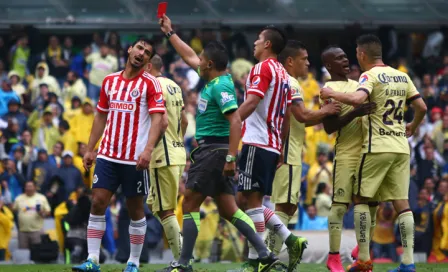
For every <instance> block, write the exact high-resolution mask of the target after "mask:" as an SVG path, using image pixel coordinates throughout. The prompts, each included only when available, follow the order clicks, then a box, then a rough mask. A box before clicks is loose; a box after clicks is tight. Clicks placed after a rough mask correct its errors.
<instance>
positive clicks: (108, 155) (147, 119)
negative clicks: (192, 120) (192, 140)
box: [72, 39, 168, 272]
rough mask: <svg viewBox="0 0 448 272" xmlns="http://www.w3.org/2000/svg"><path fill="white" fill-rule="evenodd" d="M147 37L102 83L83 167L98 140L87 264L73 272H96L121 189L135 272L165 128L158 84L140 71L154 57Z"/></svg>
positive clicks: (131, 267)
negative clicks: (152, 165)
mask: <svg viewBox="0 0 448 272" xmlns="http://www.w3.org/2000/svg"><path fill="white" fill-rule="evenodd" d="M153 50H154V49H153V46H152V44H151V42H150V41H148V40H146V39H138V40H137V41H136V42H135V43H134V44H133V45H132V46H130V47H129V49H128V54H129V58H128V61H127V63H126V67H125V70H123V71H120V72H117V73H114V74H110V75H108V76H106V77H105V78H104V80H103V84H102V87H101V93H100V99H99V101H98V105H97V111H98V113H97V115H96V116H95V120H94V123H93V127H92V132H91V135H90V140H89V144H88V146H87V149H88V151H87V153H86V155H85V156H84V167H85V168H86V169H88V168H90V167H91V166H92V162H93V160H94V159H95V154H94V152H93V149H94V147H95V145H96V143H97V142H98V140H99V139H100V137H101V136H102V140H101V143H100V146H99V149H98V155H97V158H96V167H95V173H94V179H93V185H92V207H91V210H90V217H89V224H88V227H87V244H88V252H89V256H88V260H87V261H86V262H85V263H83V264H81V265H79V266H75V267H73V268H72V270H73V271H92V272H95V271H99V269H100V267H99V252H100V246H101V239H102V236H103V234H104V231H105V229H106V221H105V212H106V208H107V206H108V204H109V201H110V198H111V197H112V195H113V194H114V193H115V192H116V190H117V189H118V187H119V186H120V185H121V189H122V192H123V194H124V195H125V196H126V204H127V208H128V211H129V217H130V218H131V223H130V226H129V238H130V243H131V246H130V249H131V250H130V257H129V260H128V263H127V267H126V269H125V271H131V272H136V271H138V267H139V259H140V254H141V251H142V248H143V244H144V240H145V233H146V218H145V213H144V206H143V205H144V197H145V196H146V195H147V194H148V190H149V184H148V170H147V169H148V167H149V162H150V160H151V154H152V151H153V149H154V147H155V146H156V145H157V143H158V141H159V139H160V138H161V136H162V135H163V133H164V132H165V129H166V128H167V126H168V123H167V119H166V118H165V117H164V116H163V115H164V113H165V105H164V98H163V93H162V88H161V86H160V83H159V82H158V81H157V79H156V78H155V77H153V76H152V75H150V74H148V73H147V72H145V71H144V67H145V66H146V65H147V64H148V62H149V60H150V59H151V57H152V56H153V54H154V51H153Z"/></svg>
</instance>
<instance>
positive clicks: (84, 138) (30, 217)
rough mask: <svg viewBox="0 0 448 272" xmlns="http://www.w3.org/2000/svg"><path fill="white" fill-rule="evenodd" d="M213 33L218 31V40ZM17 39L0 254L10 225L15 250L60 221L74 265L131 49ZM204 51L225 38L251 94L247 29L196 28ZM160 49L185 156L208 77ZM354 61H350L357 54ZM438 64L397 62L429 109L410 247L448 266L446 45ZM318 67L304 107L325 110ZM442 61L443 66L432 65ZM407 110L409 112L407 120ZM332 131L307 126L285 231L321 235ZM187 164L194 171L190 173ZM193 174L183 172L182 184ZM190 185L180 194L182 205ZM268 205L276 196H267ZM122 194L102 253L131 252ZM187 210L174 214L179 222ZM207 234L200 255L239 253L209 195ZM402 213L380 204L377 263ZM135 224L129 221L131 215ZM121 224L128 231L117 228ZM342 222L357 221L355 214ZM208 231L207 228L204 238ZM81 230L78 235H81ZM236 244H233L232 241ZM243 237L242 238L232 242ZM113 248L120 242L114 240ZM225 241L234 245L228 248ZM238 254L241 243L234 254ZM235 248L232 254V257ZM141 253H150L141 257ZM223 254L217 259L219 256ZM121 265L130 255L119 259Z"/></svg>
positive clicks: (1, 59)
mask: <svg viewBox="0 0 448 272" xmlns="http://www.w3.org/2000/svg"><path fill="white" fill-rule="evenodd" d="M217 34H218V35H217ZM15 37H16V38H15V39H14V40H11V41H10V43H9V44H8V42H5V41H4V40H3V38H1V37H0V47H1V48H3V49H6V50H0V52H2V54H0V116H1V119H0V129H1V138H0V159H1V164H0V185H1V186H0V192H1V194H0V195H1V197H0V236H2V237H7V238H8V239H3V238H2V239H1V242H0V260H4V259H5V258H8V257H9V256H10V252H9V251H8V242H9V240H10V238H11V235H12V232H11V228H12V226H14V225H17V229H18V239H19V248H29V247H30V244H32V243H40V242H41V237H40V234H41V233H42V230H43V219H44V218H54V220H55V223H56V233H57V234H56V237H57V240H58V242H59V246H60V248H61V249H64V248H68V250H69V251H70V252H71V253H72V254H71V255H72V257H73V261H75V260H78V259H79V260H82V258H83V256H84V255H85V246H86V244H85V239H82V237H84V238H85V235H86V233H85V229H86V223H87V219H88V214H89V206H90V192H89V190H88V188H90V186H91V184H92V182H93V170H90V171H87V170H86V169H84V168H83V166H82V158H83V155H84V154H85V152H86V144H87V142H88V138H89V135H90V130H91V126H92V123H93V119H94V116H95V104H96V102H97V100H98V97H99V92H100V88H101V87H100V86H101V82H102V79H103V78H104V77H105V76H106V75H107V74H109V73H112V72H115V71H118V70H120V69H123V68H124V65H125V61H126V54H127V50H126V49H127V47H128V46H129V44H127V43H126V42H122V41H121V40H120V36H119V35H118V34H117V33H115V32H109V33H107V34H106V35H104V36H103V35H101V34H99V33H94V34H93V36H92V42H91V43H89V44H84V45H78V47H77V48H75V47H74V43H73V39H72V38H71V37H58V36H51V37H50V38H49V39H48V46H47V47H46V48H45V50H44V51H43V52H38V53H34V54H31V52H32V50H31V49H30V48H29V46H28V37H27V36H26V35H15ZM184 38H186V39H187V40H188V41H189V44H190V46H191V47H192V48H193V49H194V50H195V51H196V52H197V53H199V52H200V51H201V50H202V48H203V45H204V44H205V43H207V42H208V41H211V40H215V39H217V38H218V39H220V40H221V41H223V42H224V44H225V45H226V46H227V48H228V49H229V57H230V61H231V62H230V64H229V66H228V71H229V73H231V74H232V76H233V79H234V83H235V89H236V93H237V96H238V100H239V102H240V103H241V102H242V100H243V97H244V86H245V82H246V79H247V74H248V72H249V71H250V69H251V67H252V66H253V64H254V62H255V60H253V58H252V57H251V53H250V52H251V49H250V48H251V46H249V43H248V42H247V39H246V37H245V36H244V35H243V34H241V33H236V34H235V33H233V32H232V30H231V29H230V28H227V27H224V28H222V29H221V31H220V32H215V31H211V30H203V31H199V30H196V31H193V32H192V33H190V35H189V36H188V35H185V36H184ZM155 40H156V44H155V51H156V52H157V53H158V54H159V55H161V57H162V59H163V61H164V67H165V69H164V71H163V72H164V74H165V75H166V76H168V77H170V78H172V79H173V80H174V81H176V82H177V83H178V84H179V86H180V87H181V88H182V91H183V95H184V100H185V111H186V113H187V116H188V119H189V126H188V129H187V132H186V135H185V146H186V149H187V152H189V151H190V150H191V149H192V148H194V147H195V145H196V143H195V140H194V133H195V115H196V106H197V100H198V92H199V91H200V90H201V88H202V86H203V85H204V82H203V81H202V80H201V79H200V78H199V76H198V75H197V73H196V72H195V71H194V70H193V69H191V68H189V67H188V66H187V65H186V64H185V63H184V62H183V61H182V59H181V58H180V57H179V56H178V55H177V54H176V53H175V51H174V50H173V49H172V48H171V47H170V45H169V42H168V41H167V40H166V39H164V38H163V37H156V38H155ZM351 61H354V60H351ZM428 63H430V64H431V65H432V66H431V69H427V70H423V73H419V74H418V73H415V72H414V70H413V68H414V66H413V65H414V63H412V62H407V61H406V60H405V59H399V60H398V61H394V62H391V63H390V64H391V65H395V67H396V68H398V69H399V70H401V71H404V72H407V73H409V74H410V75H411V76H412V78H413V80H414V82H415V84H416V86H417V88H418V90H419V91H420V93H421V94H422V96H423V97H424V99H425V101H426V103H427V104H428V109H429V110H428V116H427V118H426V120H425V121H424V123H423V124H422V126H421V127H420V128H419V130H418V131H417V133H416V135H415V136H413V137H411V138H409V144H410V148H411V150H412V155H411V156H412V160H411V165H410V167H411V169H412V171H411V173H412V177H411V187H410V202H411V208H412V210H413V212H414V217H415V221H416V245H415V251H416V252H421V253H424V254H425V255H426V256H427V257H429V260H430V261H438V262H441V261H448V254H447V251H445V250H448V55H446V56H444V55H443V52H442V51H441V52H439V55H438V56H437V57H431V61H428ZM318 65H319V64H318V63H316V64H314V63H313V66H312V69H310V73H309V74H308V76H307V77H306V78H301V79H299V81H300V84H301V86H302V88H303V91H304V103H305V106H306V107H307V108H310V109H318V108H319V104H318V95H319V90H320V87H321V86H322V84H324V82H325V81H326V80H328V74H327V73H326V71H325V69H319V68H320V67H319V66H318ZM434 67H437V69H434ZM418 70H419V71H421V70H422V69H421V63H420V64H419V69H418ZM360 73H361V72H360V69H359V67H357V66H356V64H353V65H352V66H351V72H350V74H349V77H350V78H351V79H353V80H358V78H359V76H360ZM411 115H412V112H411V111H409V113H408V114H407V115H406V117H405V118H410V116H411ZM335 138H336V137H335V135H334V134H333V135H327V134H326V133H325V130H324V129H323V126H322V125H317V126H314V127H307V128H306V140H305V148H304V152H303V163H302V169H303V172H302V177H301V181H297V182H301V183H302V187H301V200H300V203H299V210H298V212H297V214H296V217H295V218H294V219H293V221H292V222H291V224H290V225H289V227H290V228H293V229H297V230H303V231H309V230H326V229H327V218H326V217H327V216H328V213H329V209H330V207H331V202H332V199H331V195H332V171H333V164H332V157H333V152H332V151H333V146H334V143H335ZM188 164H189V162H187V167H186V169H188ZM186 178H188V177H187V175H186V174H184V178H183V180H182V181H181V183H183V182H184V180H185V179H186ZM182 185H183V184H181V186H180V191H179V201H180V203H181V201H182V198H183V196H182V192H183V189H182V188H183V186H182ZM266 203H267V205H268V204H269V199H266ZM124 206H125V205H122V198H121V196H120V194H119V193H118V194H117V195H116V196H114V198H113V200H112V201H111V205H110V207H109V209H108V210H107V214H106V216H107V222H108V227H107V231H106V238H105V241H103V246H104V248H105V249H106V250H107V251H108V252H109V254H110V255H113V254H115V255H116V259H117V260H120V256H127V255H126V253H124V252H123V251H126V247H128V246H129V245H128V244H129V242H128V240H126V239H128V238H127V237H128V235H127V226H128V221H129V219H128V218H126V212H125V211H124ZM180 207H181V205H179V209H178V210H177V213H178V215H179V216H178V219H179V221H180V224H182V222H181V218H182V217H181V215H180V214H181V208H180ZM147 214H148V215H147V218H148V220H149V221H151V222H152V223H151V224H148V228H151V230H150V231H149V232H148V233H149V235H148V237H147V243H148V244H151V245H153V246H155V245H156V244H157V243H158V240H157V239H158V237H161V236H162V234H161V232H162V230H161V226H160V224H159V223H158V221H157V220H155V218H154V217H152V215H151V213H150V211H149V210H148V211H147ZM202 215H203V216H202V220H203V223H204V224H206V225H207V227H201V229H206V230H207V232H201V235H200V236H199V238H198V243H197V248H196V255H197V258H198V259H205V258H211V256H210V252H211V250H210V248H211V247H212V244H213V242H214V241H216V239H218V240H220V241H221V242H220V245H221V247H223V248H227V250H221V252H222V255H223V256H224V255H225V254H224V252H226V254H227V255H229V256H230V255H231V256H233V257H229V258H233V260H235V258H238V256H240V254H238V252H237V253H235V252H234V251H235V250H236V247H235V237H238V235H237V233H236V231H235V230H234V229H232V228H231V226H229V225H228V224H225V222H223V221H222V220H220V219H219V217H218V216H217V214H216V206H215V205H214V203H213V201H212V200H211V199H209V200H207V201H206V202H205V203H204V205H203V208H202ZM395 218H396V214H395V212H394V211H393V208H392V207H391V205H390V204H389V203H382V204H381V207H380V209H379V211H378V219H377V226H376V229H375V234H374V236H373V245H372V253H373V255H374V258H375V259H378V260H379V259H386V260H393V261H396V260H397V259H398V254H399V253H400V249H399V246H400V241H399V236H397V235H396V226H395ZM126 220H128V221H126ZM120 227H122V228H124V231H123V234H124V235H121V229H120ZM344 227H345V228H347V229H351V228H353V214H352V209H351V210H350V212H349V213H347V215H346V217H345V220H344ZM206 234H207V235H206ZM80 237H81V239H80ZM229 239H231V240H232V241H231V242H229V241H230V240H229ZM236 240H238V239H236ZM116 243H118V245H119V246H118V247H117V246H116ZM226 243H227V244H226ZM238 250H242V249H239V248H238ZM232 252H233V254H232ZM143 256H144V254H143ZM220 258H221V257H218V258H217V259H220ZM124 261H125V260H124Z"/></svg>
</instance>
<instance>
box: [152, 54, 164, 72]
mask: <svg viewBox="0 0 448 272" xmlns="http://www.w3.org/2000/svg"><path fill="white" fill-rule="evenodd" d="M150 62H151V64H152V67H153V68H154V69H155V70H157V71H161V70H162V67H163V60H162V58H161V57H160V55H159V54H154V56H152V58H151V61H150Z"/></svg>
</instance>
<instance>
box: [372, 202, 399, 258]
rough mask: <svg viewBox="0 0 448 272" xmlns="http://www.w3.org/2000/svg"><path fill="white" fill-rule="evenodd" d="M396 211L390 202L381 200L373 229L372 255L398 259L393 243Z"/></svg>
mask: <svg viewBox="0 0 448 272" xmlns="http://www.w3.org/2000/svg"><path fill="white" fill-rule="evenodd" d="M396 218H397V213H396V212H395V209H394V208H393V207H392V205H391V204H390V203H384V202H381V204H380V207H379V209H378V212H377V219H376V226H375V229H374V231H373V237H372V248H373V257H374V258H375V259H376V258H389V259H392V260H393V261H395V262H396V261H397V260H398V256H397V253H396V245H395V235H394V227H395V219H396Z"/></svg>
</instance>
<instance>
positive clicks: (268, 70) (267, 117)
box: [242, 58, 291, 154]
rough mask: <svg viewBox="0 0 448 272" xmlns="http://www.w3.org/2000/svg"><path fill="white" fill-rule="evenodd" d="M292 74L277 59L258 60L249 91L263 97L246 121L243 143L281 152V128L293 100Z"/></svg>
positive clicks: (247, 89) (249, 79)
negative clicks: (290, 77) (290, 79)
mask: <svg viewBox="0 0 448 272" xmlns="http://www.w3.org/2000/svg"><path fill="white" fill-rule="evenodd" d="M290 90H291V87H290V82H289V75H288V72H286V70H285V68H283V65H282V64H281V63H280V62H278V61H277V60H276V59H273V58H269V59H267V60H265V61H263V62H260V63H258V64H257V65H255V66H254V67H252V70H251V71H250V74H249V76H248V77H247V82H246V94H245V99H246V98H247V95H248V94H253V95H257V96H259V97H260V98H261V99H262V100H261V101H260V103H259V104H258V106H257V108H256V109H255V111H254V112H253V113H252V114H251V115H250V116H249V117H248V118H247V119H246V120H245V121H244V122H243V131H242V133H243V144H250V145H255V146H258V147H260V148H263V149H266V150H269V151H272V152H275V153H278V154H280V152H281V150H282V140H281V130H282V125H283V119H284V116H285V113H286V108H287V106H288V105H289V104H290V103H291V92H290Z"/></svg>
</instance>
